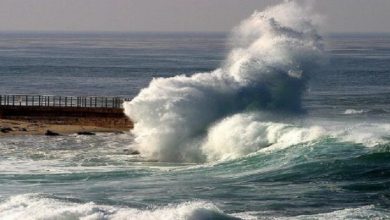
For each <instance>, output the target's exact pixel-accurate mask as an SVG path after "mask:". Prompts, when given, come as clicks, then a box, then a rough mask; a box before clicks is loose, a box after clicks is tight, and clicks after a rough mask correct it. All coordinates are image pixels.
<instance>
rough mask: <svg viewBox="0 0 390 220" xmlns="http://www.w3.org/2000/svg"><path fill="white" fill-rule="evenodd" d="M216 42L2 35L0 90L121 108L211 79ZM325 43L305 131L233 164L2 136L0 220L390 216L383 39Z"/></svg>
mask: <svg viewBox="0 0 390 220" xmlns="http://www.w3.org/2000/svg"><path fill="white" fill-rule="evenodd" d="M226 42H228V41H227V36H226V35H225V34H207V33H197V34H194V33H186V34H184V33H180V34H172V33H169V34H168V33H149V34H144V33H134V34H109V33H100V34H97V33H86V34H79V33H77V34H76V33H1V34H0V93H2V94H50V95H108V96H123V97H129V98H132V97H134V96H136V95H137V94H138V92H139V90H140V89H142V88H144V87H146V86H147V85H148V83H149V82H150V80H152V78H154V77H169V76H175V75H178V74H186V75H191V74H193V73H198V72H208V71H211V70H214V69H216V68H218V67H219V66H220V65H221V62H222V61H223V60H224V59H225V56H226V53H227V51H228V50H229V43H226ZM325 42H326V51H327V53H328V54H327V57H328V58H327V60H326V62H325V63H324V65H323V66H322V67H319V68H318V69H317V70H316V71H315V72H313V73H312V74H311V79H310V82H309V84H308V88H307V92H306V94H305V96H304V101H303V105H304V108H305V111H306V113H305V114H304V115H303V116H301V119H302V118H303V119H302V120H304V121H305V122H304V123H302V124H301V125H300V126H298V125H296V124H294V125H285V126H286V127H285V128H283V129H281V130H280V133H278V132H276V133H277V134H275V135H276V136H278V135H279V136H278V137H279V140H280V142H278V143H277V144H275V145H273V146H272V147H271V148H269V149H264V150H260V151H258V152H256V153H252V154H249V155H247V156H244V157H240V158H238V159H237V158H236V159H233V160H226V161H222V162H215V163H206V164H183V163H162V162H155V161H149V160H147V159H145V158H142V157H139V156H132V155H128V154H127V153H126V151H124V150H126V149H128V148H129V147H131V144H132V143H133V137H132V135H131V134H127V133H126V134H121V135H116V134H99V135H97V136H91V137H80V136H75V135H71V136H63V137H55V138H47V137H40V136H26V137H1V138H0V219H26V218H32V219H59V218H60V217H62V218H63V219H78V218H82V217H89V218H90V219H231V218H243V219H269V218H281V219H289V218H292V219H296V218H298V219H337V218H338V219H359V218H360V219H389V218H390V213H389V211H388V209H389V208H390V145H389V140H390V136H389V134H390V123H389V121H390V104H389V103H390V35H386V34H370V35H351V34H349V35H346V34H345V35H342V34H337V35H330V36H327V37H325ZM298 124H299V123H298ZM275 126H276V127H277V126H279V125H277V124H275V125H269V127H268V129H271V130H272V129H273V128H274V127H275ZM317 127H321V128H317ZM278 131H279V130H278ZM297 139H298V141H297Z"/></svg>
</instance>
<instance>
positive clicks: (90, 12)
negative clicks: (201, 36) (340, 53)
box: [0, 0, 390, 32]
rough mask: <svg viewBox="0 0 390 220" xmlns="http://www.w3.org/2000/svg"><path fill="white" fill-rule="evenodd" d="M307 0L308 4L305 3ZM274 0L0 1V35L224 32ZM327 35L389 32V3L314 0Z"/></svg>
mask: <svg viewBox="0 0 390 220" xmlns="http://www.w3.org/2000/svg"><path fill="white" fill-rule="evenodd" d="M309 1H310V0H309ZM278 2H280V1H279V0H0V31H15V30H33V31H228V30H230V29H231V28H232V27H234V26H235V25H237V24H238V23H239V22H240V21H241V20H242V19H244V18H246V17H248V16H249V15H250V14H251V13H252V12H253V11H254V10H255V9H258V10H261V9H263V8H265V7H266V6H269V5H273V4H276V3H278ZM314 7H315V10H316V11H318V12H319V13H320V14H322V15H324V16H325V17H326V18H327V19H326V23H325V24H326V25H325V30H327V31H331V32H390V0H317V1H315V3H314Z"/></svg>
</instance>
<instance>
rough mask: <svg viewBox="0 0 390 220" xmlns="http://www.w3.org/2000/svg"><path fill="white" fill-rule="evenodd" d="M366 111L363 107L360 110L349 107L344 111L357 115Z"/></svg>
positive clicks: (346, 113) (347, 113)
mask: <svg viewBox="0 0 390 220" xmlns="http://www.w3.org/2000/svg"><path fill="white" fill-rule="evenodd" d="M365 112H366V111H364V110H363V109H359V110H356V109H347V110H345V111H344V114H345V115H356V114H363V113H365Z"/></svg>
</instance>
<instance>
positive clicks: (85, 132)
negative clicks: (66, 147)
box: [77, 131, 96, 135]
mask: <svg viewBox="0 0 390 220" xmlns="http://www.w3.org/2000/svg"><path fill="white" fill-rule="evenodd" d="M77 135H96V134H95V133H93V132H89V131H80V132H77Z"/></svg>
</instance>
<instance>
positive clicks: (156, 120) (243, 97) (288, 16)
mask: <svg viewBox="0 0 390 220" xmlns="http://www.w3.org/2000/svg"><path fill="white" fill-rule="evenodd" d="M314 20H315V16H313V15H312V14H311V13H310V11H309V9H307V8H305V7H303V6H301V5H299V4H298V3H296V2H292V1H289V2H284V3H282V4H280V5H276V6H274V7H270V8H267V9H266V10H264V11H262V12H255V13H254V14H253V15H252V16H250V17H249V18H248V19H246V20H244V21H243V22H242V23H241V24H240V25H239V26H238V27H236V28H235V29H234V31H233V33H232V37H231V39H232V45H233V46H232V49H231V51H230V52H229V54H228V56H227V58H226V60H225V61H224V62H223V64H222V65H221V67H220V68H219V69H216V70H215V71H212V72H206V73H198V74H194V75H192V76H185V75H179V76H175V77H171V78H156V79H153V80H152V81H151V83H150V85H149V86H148V87H147V88H144V89H142V90H141V92H140V93H139V94H138V96H136V97H135V98H134V99H133V100H132V101H130V102H128V103H125V112H126V114H127V115H128V116H129V117H130V118H131V119H132V120H133V121H134V122H135V128H134V130H133V131H132V132H133V134H134V135H135V142H136V147H137V148H138V150H139V151H140V152H141V153H142V154H143V155H145V156H147V157H149V158H153V159H157V160H160V161H191V162H202V161H206V160H215V159H221V158H224V157H226V155H231V154H232V153H233V154H237V153H238V154H244V153H248V152H253V151H256V150H258V149H259V148H262V147H265V146H268V145H269V144H272V142H273V141H272V140H271V139H267V140H265V139H264V140H261V139H262V138H266V137H265V136H264V135H267V134H268V133H267V132H266V133H264V132H263V134H264V135H260V133H261V131H262V130H265V131H268V130H270V129H271V130H272V127H274V128H275V126H276V127H277V128H275V129H282V130H286V129H288V128H285V125H281V124H279V125H277V124H276V125H275V124H267V123H265V122H264V123H263V122H262V121H267V120H268V119H267V118H262V117H257V116H248V112H252V113H251V114H255V115H256V114H258V113H259V112H263V113H264V112H273V113H274V114H275V113H279V114H280V113H285V112H299V111H301V96H302V94H303V92H304V91H305V85H306V82H307V80H308V78H309V76H310V74H311V73H313V72H315V69H316V67H317V65H318V63H320V62H321V58H322V54H323V45H322V40H321V37H320V36H319V34H318V32H317V30H316V25H315V22H314ZM253 112H254V113H253ZM255 118H256V120H260V121H257V123H255V124H253V123H251V120H254V119H255ZM226 123H227V125H228V126H225V125H226ZM229 123H230V124H229ZM248 126H249V127H250V126H252V127H253V128H255V129H252V130H251V129H249V130H250V131H253V132H252V133H248V134H241V133H240V132H239V131H242V130H247V129H241V130H240V129H236V132H234V131H232V129H233V130H234V129H235V128H240V127H245V128H247V127H248ZM269 126H271V128H270V127H269ZM291 132H293V131H291ZM300 132H309V131H300ZM306 136H307V138H309V136H310V135H306ZM309 139H310V138H309ZM225 141H226V142H225ZM229 143H231V145H229V146H227V147H226V146H225V145H228V144H229Z"/></svg>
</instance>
